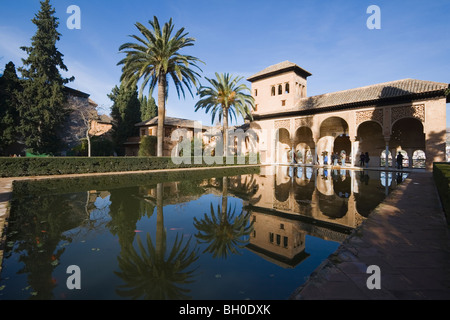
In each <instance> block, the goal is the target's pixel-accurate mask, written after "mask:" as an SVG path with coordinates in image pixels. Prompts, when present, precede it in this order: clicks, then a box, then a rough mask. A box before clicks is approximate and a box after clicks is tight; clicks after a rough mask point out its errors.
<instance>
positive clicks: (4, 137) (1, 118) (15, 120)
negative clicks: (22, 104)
mask: <svg viewBox="0 0 450 320" xmlns="http://www.w3.org/2000/svg"><path fill="white" fill-rule="evenodd" d="M20 92H21V85H20V82H19V78H18V77H17V74H16V67H15V65H14V63H13V62H11V61H10V62H9V63H8V64H7V65H6V66H5V71H4V73H3V75H2V76H1V77H0V155H7V154H6V150H7V148H8V147H9V146H11V145H12V144H13V143H14V142H17V140H18V129H17V127H18V126H19V111H18V108H19V103H18V94H20Z"/></svg>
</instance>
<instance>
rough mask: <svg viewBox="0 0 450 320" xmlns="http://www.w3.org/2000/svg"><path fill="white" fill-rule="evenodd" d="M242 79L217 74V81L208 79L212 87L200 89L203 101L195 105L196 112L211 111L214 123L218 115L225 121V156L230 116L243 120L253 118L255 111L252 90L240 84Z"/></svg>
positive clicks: (220, 119)
mask: <svg viewBox="0 0 450 320" xmlns="http://www.w3.org/2000/svg"><path fill="white" fill-rule="evenodd" d="M242 79H243V78H242V77H233V76H232V75H230V74H228V73H225V74H218V73H217V72H216V79H209V78H206V80H208V81H209V83H210V84H211V87H207V86H201V87H200V89H199V95H200V98H201V99H200V100H199V101H198V102H197V103H196V104H195V111H198V110H199V109H205V112H206V113H208V112H210V111H211V116H212V119H211V122H212V123H214V119H215V117H216V114H217V115H218V118H219V121H222V120H223V123H222V126H223V150H224V156H225V155H227V145H228V141H227V134H226V132H227V130H228V117H229V116H230V120H233V117H234V118H235V119H237V116H239V115H240V116H242V118H245V117H249V118H252V115H251V110H254V109H255V100H254V99H253V97H252V96H251V94H249V93H250V89H249V88H248V87H247V86H246V85H245V84H239V82H240V81H241V80H242ZM246 91H247V92H249V93H246Z"/></svg>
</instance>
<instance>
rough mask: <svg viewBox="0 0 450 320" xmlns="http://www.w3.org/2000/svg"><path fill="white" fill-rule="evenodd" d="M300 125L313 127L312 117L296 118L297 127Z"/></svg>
mask: <svg viewBox="0 0 450 320" xmlns="http://www.w3.org/2000/svg"><path fill="white" fill-rule="evenodd" d="M300 127H308V128H311V127H312V117H305V118H297V119H295V129H297V128H300Z"/></svg>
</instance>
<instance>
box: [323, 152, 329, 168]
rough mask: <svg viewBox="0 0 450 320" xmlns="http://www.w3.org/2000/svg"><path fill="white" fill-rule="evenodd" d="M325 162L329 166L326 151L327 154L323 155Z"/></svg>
mask: <svg viewBox="0 0 450 320" xmlns="http://www.w3.org/2000/svg"><path fill="white" fill-rule="evenodd" d="M323 164H324V165H325V166H327V165H328V155H327V154H326V153H325V155H324V156H323Z"/></svg>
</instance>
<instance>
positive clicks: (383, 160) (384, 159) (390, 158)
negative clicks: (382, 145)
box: [380, 150, 392, 167]
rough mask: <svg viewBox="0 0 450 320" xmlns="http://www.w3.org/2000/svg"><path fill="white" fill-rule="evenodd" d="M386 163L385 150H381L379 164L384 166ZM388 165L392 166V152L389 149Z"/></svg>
mask: <svg viewBox="0 0 450 320" xmlns="http://www.w3.org/2000/svg"><path fill="white" fill-rule="evenodd" d="M385 164H386V150H383V151H381V156H380V166H381V167H384V166H385ZM388 167H392V154H391V152H390V151H389V153H388Z"/></svg>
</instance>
